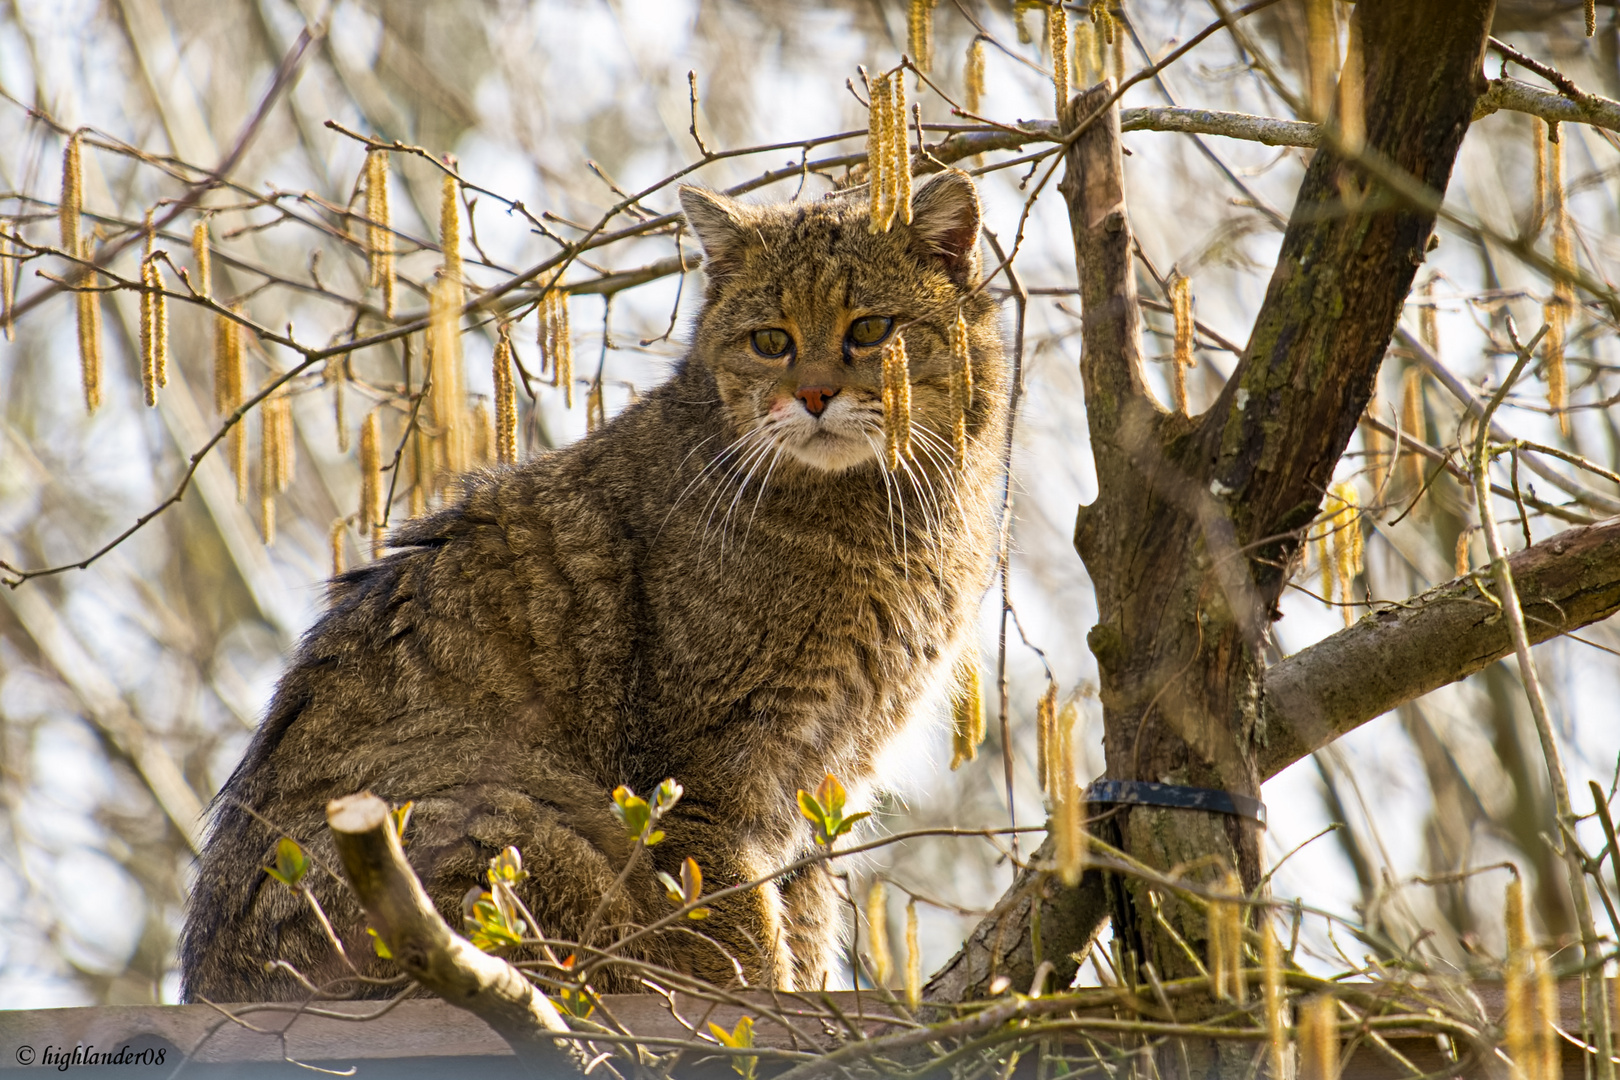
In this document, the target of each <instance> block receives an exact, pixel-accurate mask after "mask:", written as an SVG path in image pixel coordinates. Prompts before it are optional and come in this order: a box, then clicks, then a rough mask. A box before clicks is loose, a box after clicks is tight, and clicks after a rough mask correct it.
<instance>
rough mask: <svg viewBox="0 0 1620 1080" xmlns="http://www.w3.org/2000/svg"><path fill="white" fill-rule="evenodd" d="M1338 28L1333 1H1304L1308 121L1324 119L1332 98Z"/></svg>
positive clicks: (1336, 58)
mask: <svg viewBox="0 0 1620 1080" xmlns="http://www.w3.org/2000/svg"><path fill="white" fill-rule="evenodd" d="M1337 31H1338V26H1337V24H1336V22H1335V20H1334V17H1333V0H1305V57H1306V62H1307V66H1308V69H1309V87H1310V100H1309V102H1308V104H1309V106H1310V110H1311V119H1313V120H1317V121H1321V120H1326V119H1327V115H1328V105H1329V102H1330V101H1331V100H1332V98H1333V81H1334V76H1335V71H1334V66H1335V64H1336V62H1337V60H1338V51H1339V50H1338V48H1337V45H1336V42H1335V41H1334V38H1335V37H1336V36H1337Z"/></svg>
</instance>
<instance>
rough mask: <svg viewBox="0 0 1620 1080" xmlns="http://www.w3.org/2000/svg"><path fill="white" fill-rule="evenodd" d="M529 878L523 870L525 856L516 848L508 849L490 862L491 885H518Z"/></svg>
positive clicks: (527, 873)
mask: <svg viewBox="0 0 1620 1080" xmlns="http://www.w3.org/2000/svg"><path fill="white" fill-rule="evenodd" d="M528 876H529V872H528V871H527V870H525V869H523V856H522V854H521V853H519V851H518V849H517V848H515V847H508V848H507V849H506V850H505V851H503V852H501V853H500V854H499V855H497V856H495V857H494V858H493V859H491V860H489V883H490V885H491V886H494V885H496V884H502V885H516V884H517V883H518V882H520V881H522V880H524V879H525V878H527V877H528Z"/></svg>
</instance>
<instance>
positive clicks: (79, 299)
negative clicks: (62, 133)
mask: <svg viewBox="0 0 1620 1080" xmlns="http://www.w3.org/2000/svg"><path fill="white" fill-rule="evenodd" d="M82 141H83V137H82V135H81V134H80V133H79V132H77V131H75V132H74V133H73V134H72V135H70V136H68V141H67V147H66V148H65V149H64V150H63V151H62V200H61V203H60V204H59V205H58V207H57V218H58V221H59V223H60V224H61V227H62V250H63V251H64V252H66V253H67V254H68V255H70V256H72V257H74V258H82V257H83V256H84V255H85V254H86V251H87V249H88V245H87V244H85V243H84V241H83V240H82V239H81V238H80V236H79V213H80V211H81V210H82V209H83V203H84V169H83V166H82V164H81V160H80V158H81V143H82ZM71 278H72V280H73V281H74V282H76V283H77V284H78V285H79V287H80V291H79V292H78V293H77V294H76V295H75V308H76V310H77V313H78V319H79V376H80V381H81V383H82V384H83V386H84V408H85V411H86V412H89V413H94V412H95V411H96V410H97V409H98V408H100V407H101V301H100V298H99V297H98V296H97V295H96V294H95V293H94V292H89V291H86V290H89V289H92V288H94V287H95V284H96V274H95V271H94V270H81V269H78V268H75V269H74V271H73V273H72V275H71Z"/></svg>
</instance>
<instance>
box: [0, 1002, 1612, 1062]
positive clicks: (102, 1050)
mask: <svg viewBox="0 0 1620 1080" xmlns="http://www.w3.org/2000/svg"><path fill="white" fill-rule="evenodd" d="M1493 989H1494V988H1490V987H1487V988H1484V989H1483V990H1482V991H1481V993H1480V996H1481V998H1482V999H1483V1002H1484V1004H1485V1007H1486V1008H1487V1010H1488V1011H1491V1012H1492V1014H1493V1015H1494V1014H1495V1012H1496V1010H1497V1009H1499V1008H1500V1001H1501V995H1500V991H1499V990H1497V991H1495V992H1494V993H1493V992H1492V991H1493ZM1560 990H1561V996H1562V998H1563V1000H1562V1002H1561V1004H1562V1008H1563V1012H1564V1017H1565V1027H1566V1030H1577V1029H1578V1028H1579V1026H1580V1020H1579V1017H1580V1001H1579V987H1578V984H1575V983H1569V984H1566V985H1564V986H1562V987H1561V988H1560ZM750 996H753V995H750ZM759 996H760V997H764V995H759ZM818 998H820V995H818ZM825 998H826V1000H827V1001H828V1003H830V1004H832V1005H834V1006H836V1008H837V1009H838V1010H839V1011H840V1012H842V1013H843V1014H844V1015H845V1016H846V1017H848V1018H849V1020H850V1021H851V1022H853V1023H854V1024H855V1025H856V1026H859V1027H861V1028H863V1029H865V1030H867V1031H868V1032H870V1033H872V1034H877V1033H880V1032H881V1031H882V1030H883V1029H884V1028H885V1027H886V1026H887V1025H886V1024H884V1023H883V1016H884V1010H883V1005H882V1003H881V1002H880V1001H879V1000H878V999H877V998H876V996H875V995H873V994H871V993H869V992H868V993H863V994H861V995H860V996H859V999H857V996H856V995H855V994H854V993H852V992H848V991H843V992H836V993H830V994H827V995H825ZM775 1004H776V1007H777V1008H780V1009H782V1010H783V1011H784V1012H787V1013H789V1014H790V1015H791V1014H792V1013H793V1012H794V1011H795V1010H794V1006H793V1004H792V1000H791V999H789V998H786V997H782V998H778V999H777V1001H776V1003H775ZM807 1004H808V1002H807ZM604 1005H605V1007H606V1008H607V1009H609V1010H611V1011H612V1013H613V1015H614V1016H615V1017H616V1018H617V1019H618V1020H619V1022H620V1023H621V1024H623V1025H624V1026H625V1027H626V1028H627V1029H629V1030H631V1031H634V1032H635V1033H636V1034H637V1035H642V1036H662V1037H665V1038H690V1029H689V1028H688V1027H687V1026H686V1024H691V1025H693V1026H696V1027H698V1028H700V1029H703V1030H706V1024H707V1021H709V1020H714V1021H716V1022H718V1023H720V1024H722V1025H724V1026H726V1027H727V1028H730V1027H731V1026H732V1025H733V1024H734V1023H735V1022H736V1019H737V1018H738V1017H739V1016H740V1015H742V1012H743V1010H740V1009H737V1008H716V1009H714V1010H713V1011H712V1012H710V1011H709V1009H710V1006H709V1005H708V1004H707V1003H705V1002H701V1001H696V1000H691V999H687V1000H683V999H680V998H677V999H676V1002H675V1010H676V1011H677V1012H679V1014H680V1017H681V1019H677V1018H676V1016H675V1015H673V1014H672V1012H671V1010H670V1008H669V1006H668V1005H667V1004H666V1002H665V1001H664V1000H663V999H662V998H660V997H657V996H654V995H651V994H643V995H616V996H611V997H608V998H606V999H605V1001H604ZM379 1007H380V1006H379V1004H378V1003H374V1002H339V1003H335V1004H333V1003H327V1004H325V1005H323V1006H322V1008H324V1009H326V1010H329V1011H332V1012H342V1013H345V1014H348V1015H350V1016H353V1017H354V1018H355V1019H353V1020H339V1019H332V1018H328V1017H323V1016H312V1015H308V1014H299V1013H297V1012H296V1011H295V1010H294V1007H292V1006H287V1005H236V1006H230V1009H231V1011H232V1012H233V1013H235V1014H237V1015H238V1016H239V1017H240V1019H242V1020H244V1021H246V1022H247V1023H249V1024H252V1025H253V1026H254V1027H255V1028H257V1029H258V1030H256V1031H255V1030H250V1029H248V1028H246V1027H244V1026H242V1025H241V1024H238V1023H233V1022H232V1021H231V1020H229V1019H227V1018H226V1017H224V1016H223V1015H222V1014H221V1013H220V1012H218V1011H217V1010H215V1009H213V1008H211V1007H210V1006H207V1005H167V1006H160V1005H125V1006H102V1007H94V1008H74V1009H38V1010H20V1011H10V1012H6V1011H0V1072H3V1073H5V1074H6V1076H7V1077H15V1078H16V1080H22V1078H23V1077H24V1076H27V1075H38V1076H43V1075H45V1073H46V1071H47V1070H57V1071H64V1072H71V1073H72V1074H73V1075H74V1076H85V1077H111V1076H114V1075H117V1076H122V1077H131V1078H138V1077H154V1078H155V1077H165V1078H166V1077H169V1076H171V1075H175V1070H176V1067H177V1066H179V1065H180V1063H181V1062H184V1067H183V1068H181V1069H180V1071H179V1073H178V1078H189V1080H225V1078H240V1080H271V1078H276V1080H280V1078H284V1077H285V1078H291V1077H298V1078H299V1080H313V1078H316V1077H319V1076H320V1075H321V1074H320V1073H317V1072H311V1071H310V1070H309V1069H307V1068H304V1067H301V1066H300V1065H298V1064H294V1062H301V1063H304V1064H305V1065H315V1066H318V1067H319V1068H321V1069H329V1070H334V1071H337V1072H341V1073H348V1071H349V1070H350V1069H351V1068H352V1069H353V1070H355V1071H354V1072H353V1073H351V1074H350V1075H353V1076H355V1077H356V1080H428V1078H434V1080H438V1078H442V1077H460V1076H469V1077H473V1076H475V1077H477V1078H478V1080H508V1078H512V1080H516V1078H518V1077H528V1076H530V1074H528V1073H526V1072H524V1071H522V1070H520V1069H519V1068H518V1065H517V1060H516V1059H515V1058H514V1057H513V1056H512V1054H511V1052H510V1051H509V1050H508V1049H507V1047H506V1044H505V1043H503V1042H502V1041H501V1039H500V1038H499V1036H497V1035H496V1034H495V1033H494V1032H493V1031H491V1030H490V1029H489V1028H488V1027H487V1026H485V1025H484V1023H483V1022H482V1021H480V1020H478V1019H476V1018H475V1017H473V1016H471V1015H470V1014H468V1013H466V1012H463V1011H462V1010H460V1009H456V1008H454V1007H452V1006H450V1005H448V1004H446V1003H444V1002H442V1001H438V1000H431V999H426V1000H421V1001H406V1002H402V1003H401V1004H399V1005H397V1006H395V1007H394V1008H392V1009H391V1010H389V1011H387V1012H386V1013H384V1014H383V1015H374V1014H376V1013H377V1012H378V1010H379ZM818 1011H820V1012H825V1011H826V1010H824V1009H821V1010H818ZM365 1017H370V1018H369V1019H362V1018H365ZM682 1020H684V1021H685V1022H686V1023H685V1024H683V1023H682ZM806 1036H808V1037H811V1038H817V1037H819V1038H825V1039H828V1042H829V1043H830V1042H831V1039H830V1035H829V1033H827V1032H826V1031H825V1030H824V1029H823V1027H822V1022H821V1021H820V1020H814V1019H806V1020H805V1021H804V1022H802V1023H800V1024H799V1025H798V1031H797V1032H793V1031H789V1030H786V1029H784V1028H782V1027H781V1026H779V1025H778V1024H776V1023H775V1022H773V1021H769V1020H764V1019H762V1020H760V1021H759V1024H758V1027H757V1029H756V1039H757V1041H758V1043H759V1044H760V1045H766V1046H776V1047H784V1048H795V1047H796V1048H800V1049H808V1048H809V1047H807V1046H806V1045H805V1041H806ZM1388 1041H1389V1043H1390V1045H1391V1047H1392V1049H1394V1050H1395V1051H1396V1052H1398V1053H1399V1054H1400V1055H1401V1056H1403V1057H1405V1058H1406V1059H1407V1060H1408V1061H1410V1062H1411V1063H1412V1064H1413V1065H1415V1066H1416V1067H1417V1068H1418V1069H1419V1070H1421V1071H1422V1072H1423V1073H1425V1074H1430V1075H1438V1076H1445V1075H1448V1073H1447V1072H1446V1071H1445V1070H1446V1069H1447V1066H1448V1060H1447V1058H1446V1057H1445V1055H1444V1054H1443V1053H1442V1052H1441V1048H1440V1047H1439V1045H1438V1044H1437V1043H1436V1041H1435V1039H1434V1038H1433V1037H1432V1036H1429V1035H1422V1034H1416V1033H1413V1034H1410V1035H1406V1036H1399V1035H1397V1036H1395V1037H1392V1038H1390V1039H1389V1040H1388ZM823 1045H827V1044H825V1043H824V1044H823ZM75 1048H78V1049H79V1050H80V1053H81V1055H83V1054H98V1055H99V1054H111V1055H117V1054H118V1053H119V1051H120V1050H124V1051H125V1055H124V1056H125V1059H126V1061H125V1063H123V1064H111V1065H89V1064H72V1065H70V1066H69V1067H68V1068H66V1069H63V1068H62V1066H61V1064H60V1062H61V1060H63V1059H62V1057H61V1056H60V1055H62V1054H63V1053H64V1052H65V1053H66V1054H67V1055H69V1060H71V1055H72V1054H73V1052H74V1050H75ZM126 1048H127V1049H126ZM1581 1054H1582V1052H1581V1050H1580V1049H1579V1048H1578V1047H1575V1046H1573V1045H1570V1044H1566V1045H1565V1055H1564V1061H1565V1069H1566V1070H1567V1074H1568V1075H1571V1076H1579V1075H1581V1071H1580V1070H1581V1061H1580V1059H1581ZM130 1058H136V1059H139V1060H137V1061H135V1062H133V1063H131V1062H130V1061H129V1060H128V1059H130ZM160 1058H161V1061H160V1060H159V1059H160ZM25 1059H26V1060H25ZM47 1059H49V1060H47ZM81 1060H82V1056H81ZM1019 1071H1020V1073H1022V1071H1023V1070H1022V1069H1020V1070H1019ZM761 1072H762V1073H767V1074H768V1070H766V1069H763V1068H762V1069H761ZM678 1073H679V1074H680V1075H681V1076H682V1077H685V1076H691V1077H693V1078H698V1077H702V1078H709V1077H717V1078H718V1077H732V1078H734V1077H735V1076H736V1074H735V1073H734V1072H732V1070H731V1068H730V1066H729V1063H728V1062H726V1061H724V1060H721V1059H717V1058H710V1059H707V1060H701V1059H699V1058H697V1057H694V1058H693V1059H692V1061H691V1062H690V1063H689V1064H688V1065H683V1066H682V1067H681V1068H680V1069H679V1070H678ZM1409 1075H1410V1073H1409V1072H1408V1071H1407V1069H1405V1068H1404V1067H1402V1066H1401V1065H1400V1064H1399V1063H1398V1062H1397V1061H1395V1060H1394V1059H1393V1058H1392V1057H1391V1056H1389V1055H1388V1054H1387V1053H1385V1052H1384V1051H1382V1050H1380V1049H1379V1048H1376V1047H1373V1046H1371V1045H1369V1044H1367V1043H1365V1042H1363V1043H1362V1044H1361V1045H1360V1048H1359V1049H1358V1050H1357V1052H1356V1053H1355V1055H1354V1057H1353V1058H1352V1059H1351V1061H1350V1062H1349V1065H1348V1067H1347V1068H1346V1070H1345V1072H1344V1075H1343V1080H1384V1078H1389V1080H1395V1078H1397V1077H1405V1076H1409ZM1457 1075H1461V1073H1458V1074H1457ZM178 1078H177V1080H178ZM1469 1080H1472V1078H1469Z"/></svg>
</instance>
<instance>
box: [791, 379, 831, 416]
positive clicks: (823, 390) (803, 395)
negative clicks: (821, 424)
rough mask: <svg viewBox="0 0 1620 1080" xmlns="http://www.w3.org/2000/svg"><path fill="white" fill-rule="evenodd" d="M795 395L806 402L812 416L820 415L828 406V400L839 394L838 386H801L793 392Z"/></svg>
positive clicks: (805, 405) (805, 404) (806, 407)
mask: <svg viewBox="0 0 1620 1080" xmlns="http://www.w3.org/2000/svg"><path fill="white" fill-rule="evenodd" d="M793 396H794V397H796V398H798V399H799V400H800V401H802V402H804V407H805V409H807V410H808V411H809V413H810V415H811V416H820V415H821V414H822V412H823V411H824V410H825V409H826V408H827V402H829V401H831V400H832V399H833V398H835V397H837V396H838V387H836V386H801V387H799V388H798V389H797V390H795V391H794V392H793Z"/></svg>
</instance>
